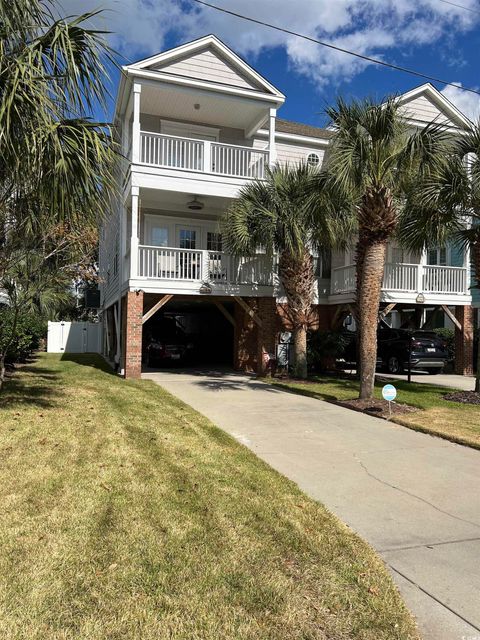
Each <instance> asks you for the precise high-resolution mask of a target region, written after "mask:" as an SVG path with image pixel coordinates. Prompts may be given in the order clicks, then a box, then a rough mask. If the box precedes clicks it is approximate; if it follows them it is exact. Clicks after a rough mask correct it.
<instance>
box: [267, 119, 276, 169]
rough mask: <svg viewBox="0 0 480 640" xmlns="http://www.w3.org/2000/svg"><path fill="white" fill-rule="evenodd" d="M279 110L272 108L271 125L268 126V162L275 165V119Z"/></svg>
mask: <svg viewBox="0 0 480 640" xmlns="http://www.w3.org/2000/svg"><path fill="white" fill-rule="evenodd" d="M276 117H277V110H276V109H270V116H269V127H268V164H269V165H270V166H271V167H273V165H274V164H275V163H276V161H277V146H276V144H275V119H276Z"/></svg>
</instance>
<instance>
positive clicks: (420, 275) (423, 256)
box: [417, 249, 427, 293]
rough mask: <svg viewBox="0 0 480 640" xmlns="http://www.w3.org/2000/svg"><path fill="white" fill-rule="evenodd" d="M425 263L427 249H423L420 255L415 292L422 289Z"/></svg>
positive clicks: (419, 291) (420, 291)
mask: <svg viewBox="0 0 480 640" xmlns="http://www.w3.org/2000/svg"><path fill="white" fill-rule="evenodd" d="M426 264H427V250H426V249H423V250H422V253H421V255H420V264H419V265H418V272H417V293H422V292H423V289H424V285H423V276H424V274H425V269H424V266H425V265H426Z"/></svg>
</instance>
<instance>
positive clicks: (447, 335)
mask: <svg viewBox="0 0 480 640" xmlns="http://www.w3.org/2000/svg"><path fill="white" fill-rule="evenodd" d="M435 333H436V334H437V336H438V337H439V338H442V340H444V341H445V342H446V344H447V351H448V359H449V360H453V359H454V358H455V331H454V329H445V328H442V329H435Z"/></svg>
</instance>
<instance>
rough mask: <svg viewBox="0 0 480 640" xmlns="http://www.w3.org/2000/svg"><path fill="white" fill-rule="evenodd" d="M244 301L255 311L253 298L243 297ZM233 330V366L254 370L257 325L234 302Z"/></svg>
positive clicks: (243, 369) (241, 369)
mask: <svg viewBox="0 0 480 640" xmlns="http://www.w3.org/2000/svg"><path fill="white" fill-rule="evenodd" d="M244 300H245V302H246V303H247V304H248V305H249V306H250V307H251V308H252V309H253V310H254V311H255V312H257V303H256V300H255V298H244ZM234 316H235V331H234V345H235V347H234V365H233V366H234V368H235V369H238V370H240V371H250V372H252V371H256V369H257V346H256V345H257V325H256V324H255V322H254V321H253V320H252V318H250V316H249V315H248V314H247V313H245V311H244V310H243V309H242V307H241V306H240V305H239V304H238V303H235V311H234Z"/></svg>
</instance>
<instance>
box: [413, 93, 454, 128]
mask: <svg viewBox="0 0 480 640" xmlns="http://www.w3.org/2000/svg"><path fill="white" fill-rule="evenodd" d="M404 109H405V113H406V114H407V116H408V117H409V118H411V119H413V120H417V121H418V122H425V123H428V122H432V121H433V120H435V122H442V123H448V124H453V123H451V121H450V120H449V119H448V118H447V116H446V115H445V114H444V113H442V111H441V110H440V109H439V108H438V107H437V106H436V105H435V104H434V103H433V102H431V101H430V100H429V99H428V98H426V97H425V96H419V97H418V98H415V99H414V100H412V101H411V102H408V103H407V104H405V105H404Z"/></svg>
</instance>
